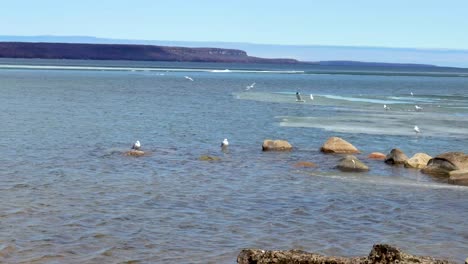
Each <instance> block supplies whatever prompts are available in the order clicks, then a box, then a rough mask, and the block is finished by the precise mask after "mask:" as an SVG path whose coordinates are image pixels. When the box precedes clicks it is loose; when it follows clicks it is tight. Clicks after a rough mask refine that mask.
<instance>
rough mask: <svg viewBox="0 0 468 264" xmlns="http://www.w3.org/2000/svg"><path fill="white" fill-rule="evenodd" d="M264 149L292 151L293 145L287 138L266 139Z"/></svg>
mask: <svg viewBox="0 0 468 264" xmlns="http://www.w3.org/2000/svg"><path fill="white" fill-rule="evenodd" d="M262 150H263V151H290V150H292V146H291V144H289V142H287V141H286V140H279V139H278V140H271V139H265V140H264V141H263V144H262Z"/></svg>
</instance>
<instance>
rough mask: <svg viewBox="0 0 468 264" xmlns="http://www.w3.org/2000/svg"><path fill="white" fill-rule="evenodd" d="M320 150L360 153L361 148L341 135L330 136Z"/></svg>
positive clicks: (325, 151)
mask: <svg viewBox="0 0 468 264" xmlns="http://www.w3.org/2000/svg"><path fill="white" fill-rule="evenodd" d="M320 151H322V152H324V153H338V154H357V153H360V152H359V150H358V149H357V148H356V147H355V146H353V145H352V144H351V143H349V142H348V141H346V140H344V139H342V138H339V137H331V138H329V139H328V140H327V141H326V142H325V143H324V144H323V146H322V147H321V148H320Z"/></svg>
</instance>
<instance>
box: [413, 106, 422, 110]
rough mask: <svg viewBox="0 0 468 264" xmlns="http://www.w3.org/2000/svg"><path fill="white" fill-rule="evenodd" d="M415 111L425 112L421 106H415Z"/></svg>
mask: <svg viewBox="0 0 468 264" xmlns="http://www.w3.org/2000/svg"><path fill="white" fill-rule="evenodd" d="M414 109H416V111H421V110H423V108H422V107H420V106H419V105H415V106H414Z"/></svg>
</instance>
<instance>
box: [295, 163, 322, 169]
mask: <svg viewBox="0 0 468 264" xmlns="http://www.w3.org/2000/svg"><path fill="white" fill-rule="evenodd" d="M315 166H317V165H315V163H313V162H309V161H299V162H297V163H296V164H294V167H296V168H301V167H302V168H313V167H315Z"/></svg>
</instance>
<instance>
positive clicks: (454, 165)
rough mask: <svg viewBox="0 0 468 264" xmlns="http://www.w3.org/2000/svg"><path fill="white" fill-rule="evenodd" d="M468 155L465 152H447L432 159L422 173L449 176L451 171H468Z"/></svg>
mask: <svg viewBox="0 0 468 264" xmlns="http://www.w3.org/2000/svg"><path fill="white" fill-rule="evenodd" d="M467 169H468V155H466V154H465V153H463V152H446V153H443V154H440V155H438V156H437V157H435V158H432V159H430V160H429V162H428V163H427V167H426V168H424V169H423V170H422V172H424V173H427V174H432V175H442V176H449V173H450V172H451V171H455V170H467Z"/></svg>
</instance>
